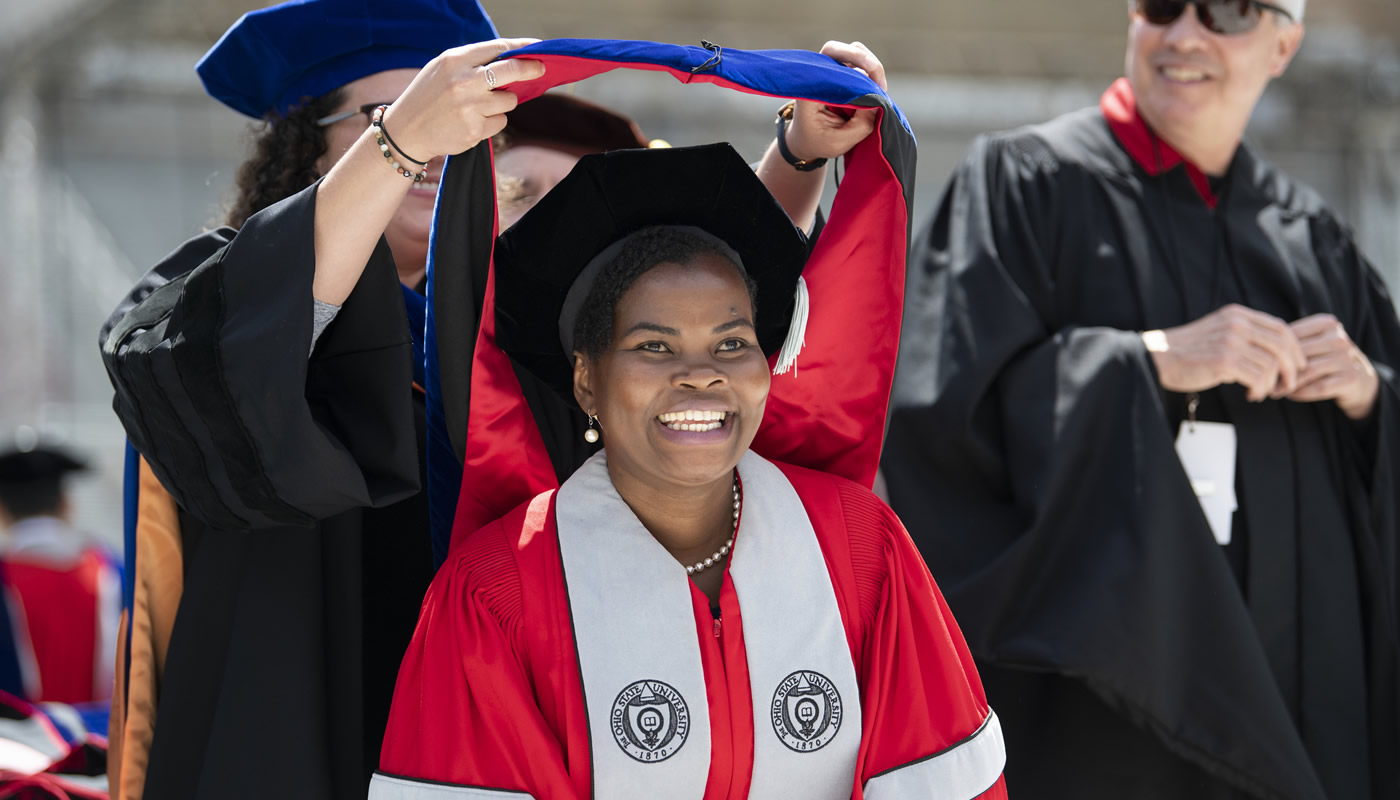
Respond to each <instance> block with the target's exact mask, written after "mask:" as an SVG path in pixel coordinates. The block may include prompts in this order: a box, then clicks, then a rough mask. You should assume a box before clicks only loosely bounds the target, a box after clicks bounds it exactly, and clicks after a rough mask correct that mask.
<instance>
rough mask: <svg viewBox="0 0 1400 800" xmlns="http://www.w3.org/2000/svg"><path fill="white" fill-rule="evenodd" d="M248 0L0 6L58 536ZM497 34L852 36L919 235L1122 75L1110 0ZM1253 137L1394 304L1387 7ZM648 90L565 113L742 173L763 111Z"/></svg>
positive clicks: (600, 86) (1398, 244)
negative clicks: (975, 158) (905, 158)
mask: <svg viewBox="0 0 1400 800" xmlns="http://www.w3.org/2000/svg"><path fill="white" fill-rule="evenodd" d="M255 4H258V0H3V2H0V75H4V76H5V80H4V81H3V82H0V242H3V247H0V353H3V355H2V356H0V445H3V444H6V443H7V442H8V439H9V438H10V436H11V433H10V432H12V431H14V430H15V429H16V427H17V426H19V425H22V424H29V425H33V426H35V427H37V428H39V429H40V431H41V433H43V434H45V435H47V436H51V437H58V438H60V439H67V440H69V441H70V442H72V444H73V445H75V446H77V447H80V448H83V449H85V450H87V451H89V452H90V453H91V455H92V456H93V460H94V463H95V465H96V466H98V467H99V469H98V470H96V471H95V473H94V477H93V478H91V479H90V480H88V481H87V482H86V483H84V484H79V485H77V486H75V490H76V491H75V497H74V501H75V507H76V508H77V509H79V512H80V513H79V520H78V521H79V524H80V526H82V527H85V528H87V529H89V530H91V531H92V532H94V533H97V534H100V535H102V536H104V537H107V538H109V540H111V541H114V542H115V541H116V540H117V538H118V537H119V530H120V492H119V489H120V481H121V457H122V443H123V436H122V432H121V429H120V427H119V426H118V424H117V422H116V419H115V417H114V416H113V415H112V413H111V410H110V407H109V406H110V399H111V389H110V386H109V385H108V383H107V379H106V376H105V374H104V373H103V371H102V367H101V363H100V361H99V358H98V352H97V332H98V328H99V327H100V326H101V324H102V322H103V321H104V320H105V318H106V316H107V314H108V313H109V312H110V311H111V309H112V308H113V307H114V306H115V304H116V303H117V301H118V300H119V299H120V297H121V296H122V295H123V294H124V293H125V291H126V290H127V289H128V288H129V287H130V285H131V284H132V283H133V282H134V281H135V279H136V278H137V277H138V276H139V275H140V274H141V273H142V272H144V271H145V270H146V269H147V268H148V267H150V266H151V265H152V264H153V263H154V262H155V261H156V260H157V259H159V258H160V257H161V256H163V255H164V254H165V253H166V252H168V251H169V250H171V249H173V248H174V247H175V246H176V245H177V244H179V243H180V242H181V241H182V240H184V239H185V238H187V237H189V236H191V235H194V234H195V233H198V232H199V231H200V230H201V229H202V228H204V227H206V226H211V225H217V224H218V223H219V221H220V219H221V216H222V212H223V204H224V202H226V201H227V199H228V187H229V186H230V184H231V180H232V173H233V170H234V168H235V167H236V166H237V164H238V163H239V162H240V161H241V160H242V159H243V157H244V154H245V150H246V147H247V145H248V142H249V140H250V137H249V131H250V129H251V125H250V123H249V122H248V121H247V120H245V119H243V118H242V117H239V116H238V115H237V114H235V113H234V112H232V111H229V110H227V109H225V108H223V107H222V106H220V105H219V104H218V103H216V102H214V101H213V100H210V99H209V98H208V97H206V96H205V94H204V93H203V91H202V89H201V87H200V85H199V82H198V80H197V79H196V77H195V74H194V70H193V67H194V63H195V61H196V60H197V59H198V58H199V56H200V55H201V54H202V53H203V52H204V51H205V50H206V49H207V48H208V47H209V46H210V45H211V44H212V43H213V42H214V41H215V40H216V39H217V37H218V36H219V34H220V33H222V32H223V31H224V29H225V28H227V27H228V25H230V24H231V23H232V22H233V21H234V20H235V19H237V18H238V16H239V15H240V14H241V13H242V12H244V11H246V10H248V9H249V8H250V7H252V6H253V5H255ZM485 4H486V7H487V10H488V11H489V12H490V13H491V14H492V17H493V18H494V19H495V21H496V23H497V26H498V27H499V29H500V30H501V32H502V33H503V34H504V35H509V36H536V37H540V38H555V37H566V36H568V37H607V38H638V39H655V40H658V41H670V42H676V43H681V44H698V43H699V40H700V39H702V38H704V39H709V40H710V41H713V42H716V43H719V44H721V45H724V46H726V47H743V48H760V47H761V48H808V49H817V48H820V47H821V45H822V43H823V42H825V41H827V40H828V39H841V40H845V41H852V40H859V41H862V42H865V43H866V44H867V45H869V46H870V47H871V48H872V49H874V51H875V52H876V53H877V54H878V55H879V56H880V57H881V59H882V60H883V61H884V63H885V64H886V66H887V68H888V69H889V72H890V82H891V89H892V93H893V95H894V97H895V100H896V101H897V102H898V103H899V104H900V106H901V107H902V108H903V109H904V110H905V112H906V114H907V115H908V117H909V119H910V121H911V123H912V125H913V127H914V132H915V134H916V135H917V136H918V138H919V184H918V193H917V199H918V212H917V213H918V216H917V220H918V222H919V224H922V222H923V221H924V220H925V218H926V217H927V214H928V213H929V209H930V208H931V207H932V206H933V204H934V203H935V202H936V200H937V198H938V195H939V193H940V192H941V191H942V186H943V184H944V182H945V181H946V179H947V177H948V175H949V173H950V172H951V170H952V169H953V167H954V165H955V164H956V163H957V161H958V160H959V159H960V158H961V156H962V153H963V152H964V150H965V149H966V147H967V144H968V142H969V141H970V139H971V138H972V137H973V136H974V135H976V134H977V133H979V132H982V131H987V130H994V129H1002V128H1008V127H1014V126H1017V125H1022V124H1027V123H1031V122H1036V121H1040V120H1044V119H1048V118H1050V117H1052V116H1054V115H1056V114H1059V113H1061V112H1064V111H1068V110H1072V109H1074V108H1078V107H1082V106H1086V105H1091V104H1094V103H1095V102H1096V101H1097V99H1098V96H1099V94H1100V93H1101V92H1102V91H1103V89H1104V88H1106V87H1107V85H1108V84H1109V83H1110V82H1111V81H1112V80H1113V79H1114V78H1115V77H1117V76H1119V75H1120V74H1122V61H1123V48H1124V43H1125V32H1126V27H1127V11H1126V6H1125V3H1124V0H1062V2H1058V3H1044V2H1037V1H1036V0H998V2H989V1H988V0H933V1H932V2H930V0H707V2H691V1H690V0H511V1H510V2H494V1H493V0H485ZM1307 24H1308V33H1307V36H1306V39H1305V41H1304V44H1303V49H1302V52H1301V54H1300V56H1299V59H1298V61H1297V62H1296V63H1295V64H1294V66H1293V68H1292V69H1291V70H1290V72H1289V73H1288V75H1287V76H1286V77H1285V78H1284V79H1283V80H1281V81H1279V82H1277V83H1276V84H1275V85H1274V87H1273V88H1272V89H1271V90H1270V92H1269V94H1268V96H1267V97H1266V98H1265V102H1264V103H1263V104H1261V106H1260V108H1259V111H1258V113H1257V114H1256V117H1255V120H1254V123H1253V127H1252V129H1251V131H1250V138H1251V140H1252V141H1253V142H1254V144H1255V145H1256V146H1258V147H1259V149H1261V150H1262V151H1263V152H1264V153H1265V154H1266V155H1267V156H1268V157H1269V158H1271V159H1272V160H1273V161H1275V162H1276V163H1277V164H1279V165H1280V166H1281V167H1283V168H1284V169H1285V170H1287V171H1289V172H1291V173H1293V174H1294V175H1296V176H1298V177H1300V178H1301V179H1303V180H1305V181H1307V182H1308V183H1310V184H1312V185H1313V186H1314V187H1316V188H1317V189H1318V190H1319V191H1320V192H1321V193H1322V194H1323V195H1324V196H1325V197H1326V198H1327V199H1328V200H1329V201H1331V202H1332V203H1333V204H1334V205H1335V207H1336V208H1338V209H1339V210H1340V211H1341V212H1342V214H1343V215H1344V216H1345V217H1346V218H1347V219H1348V220H1349V221H1350V222H1351V224H1352V225H1353V226H1354V227H1355V228H1356V230H1357V232H1358V234H1359V237H1360V240H1361V242H1362V244H1363V247H1364V249H1365V251H1366V253H1367V254H1368V255H1369V256H1370V258H1371V260H1372V261H1373V263H1375V264H1376V266H1377V267H1378V268H1379V269H1380V270H1381V271H1382V272H1383V273H1384V274H1385V275H1386V277H1387V279H1388V280H1389V281H1391V284H1392V286H1395V287H1400V224H1397V223H1400V4H1397V3H1396V2H1395V0H1314V2H1312V3H1310V4H1309V9H1308V20H1307ZM671 80H672V79H671V78H669V77H664V76H660V75H652V74H645V75H643V74H626V75H612V76H604V77H602V78H598V79H595V80H594V81H590V82H588V83H586V84H582V85H580V86H578V87H577V89H576V90H575V91H577V92H578V94H580V95H581V96H585V97H589V98H592V99H595V100H597V101H599V102H603V103H606V104H608V105H611V106H614V107H616V108H618V109H619V110H622V111H624V112H627V113H629V114H631V115H632V116H634V117H635V118H636V119H637V120H638V121H639V122H640V124H641V126H642V128H643V130H644V131H646V133H647V134H648V135H650V136H652V137H661V138H665V139H667V140H669V141H671V142H672V143H674V144H677V145H685V144H697V143H701V142H707V141H715V140H718V139H721V138H726V137H728V138H730V139H732V140H734V143H735V145H736V146H738V147H739V148H740V150H741V151H742V152H744V154H745V155H746V156H748V157H750V158H753V159H756V158H757V157H758V155H759V154H760V153H761V150H762V148H763V147H764V146H765V145H766V143H767V141H768V140H769V138H770V137H771V136H772V131H773V127H772V119H773V115H772V112H773V110H774V109H775V108H776V106H777V105H778V104H777V103H776V102H775V101H772V100H768V99H763V98H754V97H747V96H741V95H738V94H736V93H732V92H724V91H721V90H717V89H713V87H700V86H697V87H692V88H690V89H687V90H685V91H678V90H676V89H675V88H673V87H672V86H669V85H666V84H668V83H669V82H670V81H671Z"/></svg>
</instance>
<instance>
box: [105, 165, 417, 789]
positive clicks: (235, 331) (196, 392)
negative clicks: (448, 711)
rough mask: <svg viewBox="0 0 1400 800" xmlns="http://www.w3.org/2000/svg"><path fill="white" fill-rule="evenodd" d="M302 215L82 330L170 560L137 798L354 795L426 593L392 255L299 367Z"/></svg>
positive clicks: (219, 234) (303, 350)
mask: <svg viewBox="0 0 1400 800" xmlns="http://www.w3.org/2000/svg"><path fill="white" fill-rule="evenodd" d="M314 209H315V189H314V187H313V188H311V189H307V190H306V191H303V192H301V193H300V194H298V195H295V196H293V197H292V198H289V199H288V200H286V201H283V202H281V203H278V204H276V205H274V206H272V207H270V208H268V209H266V210H264V211H262V212H260V213H258V214H256V215H254V216H253V217H252V218H251V219H249V220H248V222H247V223H246V225H244V227H243V228H242V230H241V232H237V233H236V232H235V231H233V230H232V229H228V228H221V229H219V230H216V231H212V232H210V233H207V234H205V235H203V236H200V237H197V238H195V239H192V240H191V241H189V242H187V243H186V244H184V245H183V246H182V247H181V248H180V249H178V250H176V251H175V252H174V253H173V254H171V255H170V256H169V257H168V258H167V259H166V260H165V261H163V262H162V263H161V264H160V265H158V266H157V267H156V268H155V269H154V270H152V271H151V273H149V274H148V275H147V276H146V277H145V278H144V279H143V280H142V282H141V284H139V285H138V286H137V287H136V289H134V290H133V292H132V294H131V295H130V296H129V297H128V298H127V300H126V301H124V302H123V303H122V304H121V306H120V307H119V308H118V309H117V311H116V312H115V313H114V314H113V316H112V318H111V319H110V321H109V322H108V323H107V325H106V326H105V327H104V329H103V333H102V354H103V359H104V362H105V365H106V367H107V370H108V373H109V374H110V376H111V379H112V384H113V386H114V387H115V389H116V399H115V402H114V406H115V409H116V411H117V414H118V416H119V417H120V418H121V421H122V424H123V425H124V426H125V428H126V430H127V433H128V435H129V436H130V438H131V441H132V443H133V444H134V445H135V447H136V448H137V450H139V451H140V452H141V454H142V455H143V456H145V458H146V459H147V461H148V462H149V463H150V465H151V468H152V469H153V470H154V472H155V474H156V475H157V477H159V478H160V480H161V483H162V484H163V485H164V486H165V487H166V488H167V489H168V490H169V491H170V493H171V494H172V496H173V497H174V498H175V500H176V501H177V502H178V503H179V507H180V524H181V529H182V530H181V534H182V540H183V545H184V569H185V576H184V594H183V596H182V598H181V601H180V607H179V611H178V614H177V617H176V620H175V625H174V631H173V634H172V638H171V642H170V649H169V656H168V660H167V662H166V672H165V680H164V684H163V685H162V686H161V687H160V697H159V719H158V722H157V725H156V727H155V739H154V742H153V744H152V748H151V755H150V758H151V761H150V768H149V772H148V777H147V782H146V792H145V797H146V798H147V800H165V799H166V798H172V799H178V800H189V798H201V799H206V798H207V799H212V798H248V797H297V798H350V797H364V796H365V792H366V787H367V786H368V783H369V779H370V775H371V773H372V772H373V770H374V768H375V766H376V765H377V763H378V758H379V747H380V742H381V739H382V735H383V729H384V725H385V721H386V719H387V714H388V708H389V701H390V697H391V694H392V691H393V685H394V680H395V676H396V675H397V672H398V665H399V661H400V659H401V657H402V654H403V651H404V649H405V647H406V646H407V643H408V641H409V639H410V638H411V636H412V632H413V627H414V625H415V623H416V619H417V612H418V607H419V604H420V603H421V600H422V596H423V593H424V591H425V589H426V587H427V585H428V583H429V582H430V580H431V578H432V555H431V549H430V545H429V540H428V525H427V508H426V503H425V502H424V500H423V498H422V496H421V495H419V494H418V489H419V486H420V485H421V484H422V482H423V475H422V466H421V464H422V459H421V456H420V450H421V446H420V443H421V442H422V441H423V436H424V434H423V403H422V399H421V395H418V393H416V392H415V391H414V389H413V387H412V381H413V378H412V342H411V339H410V335H409V330H408V323H407V317H406V314H405V312H404V306H403V300H402V296H401V293H400V290H399V287H398V285H397V276H396V273H395V269H394V264H393V261H392V257H391V256H390V254H389V250H388V247H387V246H386V245H385V244H384V243H383V242H382V241H381V243H380V244H379V246H378V248H377V249H376V250H375V252H374V255H373V256H372V258H371V259H370V262H369V264H368V266H367V267H366V269H365V272H364V275H363V276H362V278H361V279H360V281H359V283H358V284H357V285H356V287H355V289H354V291H353V292H352V293H351V295H350V297H349V299H347V300H346V301H345V303H344V305H343V307H342V308H341V311H340V313H339V315H338V317H337V318H336V320H335V321H334V322H333V323H332V324H331V325H330V326H329V327H328V328H327V329H326V330H325V332H324V334H323V335H322V336H321V338H320V340H319V342H318V343H317V346H316V349H315V352H314V353H312V354H311V356H310V358H309V359H308V357H307V354H308V352H309V351H310V346H311V333H312V318H311V309H312V295H311V279H312V273H313V271H314V264H315V259H314V251H313V246H312V241H313V233H312V220H313V214H314Z"/></svg>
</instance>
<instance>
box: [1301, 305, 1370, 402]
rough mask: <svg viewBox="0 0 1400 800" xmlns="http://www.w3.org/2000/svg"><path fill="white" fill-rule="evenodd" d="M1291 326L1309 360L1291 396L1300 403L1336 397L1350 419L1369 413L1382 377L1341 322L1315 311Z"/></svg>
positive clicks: (1334, 398)
mask: <svg viewBox="0 0 1400 800" xmlns="http://www.w3.org/2000/svg"><path fill="white" fill-rule="evenodd" d="M1289 327H1290V328H1291V329H1292V331H1293V335H1294V336H1296V337H1297V338H1298V342H1299V344H1301V345H1302V348H1303V355H1304V356H1306V357H1307V359H1308V363H1307V367H1306V368H1305V369H1303V371H1302V372H1301V373H1300V374H1299V375H1298V386H1297V387H1296V388H1295V389H1294V390H1293V391H1292V392H1290V393H1289V394H1288V398H1289V399H1290V400H1296V401H1297V402H1300V403H1315V402H1319V401H1322V400H1334V401H1336V403H1337V407H1338V408H1340V409H1341V410H1342V413H1344V414H1346V415H1347V416H1348V417H1350V418H1351V419H1357V420H1359V419H1365V418H1366V417H1368V416H1370V415H1371V409H1372V408H1374V407H1375V404H1376V393H1377V392H1379V391H1380V378H1379V377H1377V375H1376V368H1375V367H1374V366H1372V364H1371V360H1370V359H1369V358H1367V357H1366V354H1365V353H1363V352H1361V348H1359V347H1357V346H1356V344H1355V343H1354V342H1352V340H1351V337H1350V336H1348V335H1347V331H1346V328H1345V327H1343V326H1342V323H1341V322H1339V321H1338V320H1337V318H1336V317H1334V316H1332V315H1331V314H1314V315H1313V316H1311V317H1304V318H1303V319H1300V320H1298V321H1297V322H1294V323H1293V324H1292V325H1290V326H1289Z"/></svg>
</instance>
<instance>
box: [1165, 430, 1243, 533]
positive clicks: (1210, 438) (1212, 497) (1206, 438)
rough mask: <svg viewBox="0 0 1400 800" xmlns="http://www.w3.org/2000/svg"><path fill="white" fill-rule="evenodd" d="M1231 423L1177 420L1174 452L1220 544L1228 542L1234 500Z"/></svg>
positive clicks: (1233, 455)
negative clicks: (1178, 425) (1180, 421)
mask: <svg viewBox="0 0 1400 800" xmlns="http://www.w3.org/2000/svg"><path fill="white" fill-rule="evenodd" d="M1235 449H1236V441H1235V426H1234V425H1230V424H1229V423H1225V422H1197V423H1195V424H1194V425H1193V424H1192V423H1189V422H1183V423H1181V430H1180V431H1179V432H1178V433H1177V435H1176V454H1177V457H1178V458H1180V459H1181V466H1182V467H1184V468H1185V469H1186V477H1187V478H1189V479H1190V481H1191V488H1192V489H1193V490H1195V492H1196V499H1197V500H1199V501H1200V503H1201V510H1202V511H1204V512H1206V521H1208V522H1209V523H1210V529H1211V531H1212V532H1213V533H1214V534H1215V540H1216V541H1217V542H1219V543H1220V544H1222V545H1226V544H1229V543H1230V523H1231V521H1232V520H1233V519H1234V516H1235V510H1236V509H1237V508H1239V504H1238V503H1237V502H1236V500H1235Z"/></svg>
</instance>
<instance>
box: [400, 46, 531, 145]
mask: <svg viewBox="0 0 1400 800" xmlns="http://www.w3.org/2000/svg"><path fill="white" fill-rule="evenodd" d="M537 41H539V40H538V39H493V40H491V41H489V42H477V43H475V44H469V45H465V46H462V47H454V48H453V49H451V50H448V51H446V52H444V53H442V54H441V55H439V56H438V57H437V58H434V59H433V60H432V61H429V62H428V64H427V66H425V67H423V69H422V70H421V71H420V72H419V73H418V75H417V77H415V78H414V79H413V82H412V83H410V84H409V85H408V88H407V89H406V90H404V93H403V95H402V96H400V97H399V99H398V100H397V101H395V102H394V104H393V105H391V106H390V107H389V110H388V111H387V112H386V113H385V115H384V126H385V127H386V128H388V129H389V130H390V131H392V132H393V136H394V141H395V142H396V143H397V144H400V145H402V146H403V149H404V150H405V151H407V153H408V154H411V155H412V156H413V157H414V158H417V159H419V160H422V161H427V160H430V159H432V158H436V157H437V156H444V155H452V154H454V153H462V152H465V151H467V150H470V149H471V148H472V147H475V146H476V145H477V144H478V143H479V142H481V141H482V140H484V139H489V138H491V137H492V136H495V135H496V134H498V133H500V132H501V131H502V130H503V129H504V128H505V126H506V113H507V112H509V111H512V110H514V109H515V106H516V105H517V103H518V102H519V101H518V99H517V98H516V96H515V93H514V92H512V91H510V90H509V89H507V88H506V87H508V86H510V85H511V84H513V83H517V82H520V81H530V80H534V79H536V78H539V77H540V76H542V75H544V64H542V63H540V62H539V61H534V60H531V59H522V58H510V59H506V60H504V61H498V60H497V58H499V57H500V55H501V54H502V53H504V52H506V51H508V50H514V49H516V48H519V47H524V46H525V45H528V44H534V43H535V42H537ZM420 154H421V155H420Z"/></svg>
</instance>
